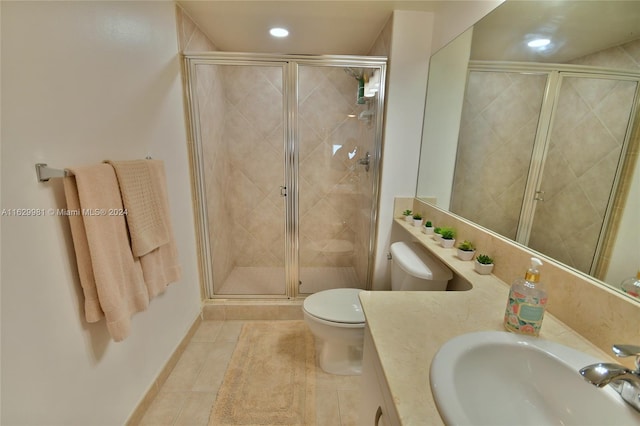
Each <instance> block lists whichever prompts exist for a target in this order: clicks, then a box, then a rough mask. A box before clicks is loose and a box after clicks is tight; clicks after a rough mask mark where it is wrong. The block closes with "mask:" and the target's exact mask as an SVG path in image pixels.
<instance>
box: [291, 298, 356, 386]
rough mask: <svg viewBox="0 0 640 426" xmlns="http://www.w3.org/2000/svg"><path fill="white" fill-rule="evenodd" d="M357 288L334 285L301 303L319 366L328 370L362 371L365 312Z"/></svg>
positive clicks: (344, 373) (340, 372)
mask: <svg viewBox="0 0 640 426" xmlns="http://www.w3.org/2000/svg"><path fill="white" fill-rule="evenodd" d="M361 291H362V290H361V289H358V288H336V289H332V290H324V291H321V292H318V293H315V294H312V295H311V296H308V297H307V298H306V299H305V300H304V303H303V305H302V308H303V313H304V320H305V322H306V323H307V325H308V326H309V329H311V332H312V333H313V335H314V337H315V340H316V347H317V349H318V360H319V363H320V368H322V370H323V371H325V372H327V373H331V374H339V375H356V374H360V373H361V372H362V344H363V341H364V313H363V312H362V307H361V306H360V300H359V299H358V293H360V292H361Z"/></svg>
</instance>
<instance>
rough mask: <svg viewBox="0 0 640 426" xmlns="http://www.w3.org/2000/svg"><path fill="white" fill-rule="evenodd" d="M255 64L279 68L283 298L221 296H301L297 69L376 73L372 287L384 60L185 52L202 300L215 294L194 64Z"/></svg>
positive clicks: (369, 280) (368, 285) (370, 243)
mask: <svg viewBox="0 0 640 426" xmlns="http://www.w3.org/2000/svg"><path fill="white" fill-rule="evenodd" d="M205 64H210V65H255V66H280V67H282V70H283V83H284V84H283V117H284V122H283V126H284V128H285V132H284V140H283V144H284V148H285V158H284V170H285V182H284V183H283V187H285V188H286V193H287V197H286V217H285V265H284V267H285V279H286V294H285V295H284V296H280V295H259V294H256V295H233V296H229V295H225V296H224V298H227V299H228V298H234V299H241V298H252V299H256V298H257V299H283V298H287V299H296V298H298V297H299V294H298V284H299V282H300V274H299V267H298V265H299V247H300V242H299V234H298V223H299V211H298V199H299V194H298V190H299V189H298V179H297V176H298V164H299V161H298V160H299V159H298V149H297V145H298V139H299V132H298V124H297V118H298V109H297V107H298V66H299V65H307V66H308V65H311V66H328V67H341V68H371V69H377V70H378V71H379V73H380V90H379V92H378V96H376V101H375V102H376V107H377V109H378V111H380V113H379V114H376V120H375V122H373V123H372V125H373V126H375V141H374V150H373V152H371V153H370V154H371V156H370V167H371V172H370V173H373V176H372V181H373V188H372V194H371V195H372V200H373V201H372V203H371V211H370V219H371V222H370V223H371V225H370V230H369V241H368V250H369V252H368V268H367V277H366V283H365V288H366V289H370V288H371V284H372V276H373V267H374V261H375V241H376V233H377V213H378V211H377V209H378V204H379V192H380V158H381V154H382V135H383V118H384V105H385V91H384V88H385V81H386V64H387V58H386V57H374V56H343V55H321V56H313V55H309V56H307V55H273V54H252V53H239V52H184V53H183V75H184V77H185V78H184V85H185V94H186V95H185V96H186V99H185V103H186V109H187V113H188V126H187V127H188V146H189V153H190V158H189V160H190V166H191V181H192V191H193V194H194V208H195V210H196V211H195V222H196V229H197V242H198V263H199V269H200V280H201V284H202V286H201V290H202V295H203V297H204V298H206V299H213V298H216V295H215V294H214V285H213V283H214V278H215V277H214V276H213V275H214V274H213V265H212V250H211V243H210V241H209V229H208V228H209V224H208V220H207V217H208V216H207V204H206V197H205V194H206V191H205V184H204V182H205V180H204V158H203V147H202V139H201V134H200V116H199V110H198V104H197V97H196V92H195V90H196V87H197V80H196V66H197V65H205Z"/></svg>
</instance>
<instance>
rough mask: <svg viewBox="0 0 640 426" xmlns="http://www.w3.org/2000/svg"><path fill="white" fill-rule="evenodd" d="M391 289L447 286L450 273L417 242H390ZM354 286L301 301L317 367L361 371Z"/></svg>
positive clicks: (359, 308)
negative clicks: (391, 262)
mask: <svg viewBox="0 0 640 426" xmlns="http://www.w3.org/2000/svg"><path fill="white" fill-rule="evenodd" d="M391 255H392V256H393V260H394V261H393V265H392V272H391V289H392V290H404V291H428V290H446V288H447V281H449V280H450V279H451V278H452V277H453V274H452V272H451V271H450V270H449V269H447V267H446V266H444V265H442V264H441V263H440V262H438V261H436V260H435V259H433V258H431V257H430V256H429V255H427V254H426V253H425V252H424V250H421V249H420V248H419V247H418V246H414V245H412V244H406V243H402V242H401V243H394V244H392V245H391ZM361 291H362V290H360V289H357V288H337V289H333V290H324V291H320V292H318V293H315V294H312V295H310V296H308V297H307V298H306V299H305V300H304V303H303V305H302V308H303V313H304V319H305V322H306V323H307V325H308V326H309V328H310V329H311V332H312V333H313V335H314V337H315V339H316V345H317V347H318V349H319V363H320V368H322V370H324V371H326V372H327V373H331V374H340V375H355V374H360V373H361V372H362V344H363V341H364V323H365V321H364V314H363V312H362V306H361V305H360V299H358V294H359V293H360V292H361Z"/></svg>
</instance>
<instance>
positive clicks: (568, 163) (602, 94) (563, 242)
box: [528, 73, 637, 273]
mask: <svg viewBox="0 0 640 426" xmlns="http://www.w3.org/2000/svg"><path fill="white" fill-rule="evenodd" d="M560 81H561V86H560V91H559V92H558V93H559V94H558V98H557V101H556V106H555V111H554V114H553V118H552V124H551V126H552V127H551V131H550V139H549V141H548V143H547V144H548V148H547V150H546V155H545V158H544V168H543V171H542V175H541V177H540V178H539V180H538V182H539V185H538V188H537V190H538V192H537V196H536V200H537V201H536V205H535V213H534V216H533V221H532V225H531V232H530V237H529V241H528V245H529V247H531V248H532V249H534V250H537V251H540V252H542V253H545V254H547V255H549V256H551V257H553V258H555V259H558V260H559V261H561V262H563V263H566V264H567V265H570V266H573V267H574V268H576V269H578V270H580V271H583V272H586V273H589V272H590V271H591V270H592V268H593V267H594V266H595V265H592V264H593V262H594V258H595V255H596V252H597V250H598V246H599V240H601V238H602V236H603V234H604V232H606V229H605V224H606V220H607V215H608V210H609V209H610V206H609V203H610V198H611V196H610V194H612V193H614V192H615V191H613V190H612V189H613V187H614V184H615V180H616V175H617V173H618V172H619V167H620V165H621V164H622V160H621V155H622V154H623V153H624V150H623V148H624V146H625V143H626V140H627V139H628V137H629V135H628V133H629V131H630V128H631V126H630V123H631V121H632V112H633V104H634V99H635V96H636V90H637V82H636V81H632V80H625V79H621V78H615V77H613V76H601V77H598V76H593V75H580V74H569V73H567V74H562V73H561V80H560Z"/></svg>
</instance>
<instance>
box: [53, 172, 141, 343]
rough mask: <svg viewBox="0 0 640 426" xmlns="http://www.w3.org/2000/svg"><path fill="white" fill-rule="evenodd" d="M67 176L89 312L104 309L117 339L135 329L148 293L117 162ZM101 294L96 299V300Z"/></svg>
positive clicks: (94, 316) (91, 315)
mask: <svg viewBox="0 0 640 426" xmlns="http://www.w3.org/2000/svg"><path fill="white" fill-rule="evenodd" d="M70 170H71V172H73V174H74V175H75V176H70V177H66V178H64V188H65V196H66V198H67V206H68V208H69V209H73V210H75V209H77V208H78V207H79V210H77V214H74V212H73V211H71V212H70V215H69V221H70V224H71V232H72V237H73V242H74V247H75V252H76V260H77V263H78V272H79V274H80V281H81V284H82V288H83V292H84V294H85V316H86V318H87V321H89V322H95V321H97V320H98V319H99V318H100V317H101V315H102V314H104V316H105V318H106V323H107V328H108V330H109V333H110V334H111V337H112V338H113V340H115V341H116V342H118V341H121V340H123V339H124V338H126V337H127V336H128V335H129V333H130V328H131V319H130V318H131V315H132V314H134V313H135V312H139V311H142V310H145V309H146V308H147V306H148V304H149V294H148V291H147V288H146V286H145V284H144V278H143V274H142V267H141V264H140V261H139V260H137V259H135V258H134V257H133V254H132V253H131V247H130V245H129V238H128V235H127V227H126V223H125V217H124V215H122V214H120V212H121V211H122V210H123V206H122V199H121V196H120V191H119V188H118V182H117V179H116V175H115V172H114V170H113V167H111V166H110V165H108V164H99V165H95V166H87V167H75V168H71V169H70ZM96 298H97V301H96Z"/></svg>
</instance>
